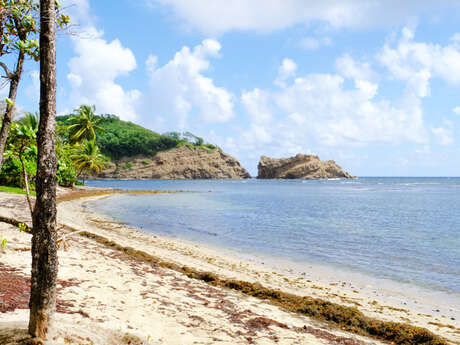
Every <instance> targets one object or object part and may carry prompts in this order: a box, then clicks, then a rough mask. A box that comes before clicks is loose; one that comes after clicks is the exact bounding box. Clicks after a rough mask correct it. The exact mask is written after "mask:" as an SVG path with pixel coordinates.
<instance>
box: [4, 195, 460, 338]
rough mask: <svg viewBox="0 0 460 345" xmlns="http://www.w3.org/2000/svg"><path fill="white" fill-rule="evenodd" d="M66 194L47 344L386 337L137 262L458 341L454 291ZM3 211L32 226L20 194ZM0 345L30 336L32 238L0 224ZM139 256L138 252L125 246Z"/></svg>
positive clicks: (459, 315)
mask: <svg viewBox="0 0 460 345" xmlns="http://www.w3.org/2000/svg"><path fill="white" fill-rule="evenodd" d="M106 198H107V196H103V195H100V196H92V197H86V198H79V199H74V200H68V201H61V202H60V203H59V206H58V223H59V225H61V226H63V229H62V230H60V233H61V234H62V235H63V236H64V238H65V241H63V243H62V245H61V248H60V250H59V262H60V266H59V283H58V303H57V314H56V322H55V327H54V328H55V329H54V331H53V334H52V335H51V337H50V339H51V340H50V343H51V344H177V345H180V344H351V345H353V344H384V342H380V341H377V340H375V339H371V338H366V337H363V336H358V335H355V334H352V333H349V332H345V331H342V330H340V329H337V328H335V327H333V326H332V325H331V324H328V323H324V322H320V321H318V320H314V319H311V318H309V317H306V316H302V315H299V314H295V313H290V312H287V311H284V310H282V309H281V308H280V307H278V306H275V305H273V304H270V303H268V302H267V301H262V300H261V299H258V298H255V297H249V296H245V295H243V294H241V293H238V292H237V291H234V290H230V289H225V288H222V287H219V286H212V285H210V284H207V283H206V282H205V281H202V280H197V279H192V278H190V277H188V276H186V275H184V274H183V273H181V272H178V271H177V270H174V269H170V268H167V267H164V266H161V265H156V264H154V263H152V262H151V261H149V260H143V259H142V258H143V255H144V256H145V257H148V255H152V256H154V257H155V258H158V259H160V260H161V261H162V262H166V263H171V264H174V265H176V266H178V267H182V266H184V265H186V266H187V267H190V268H193V269H196V270H199V271H206V272H211V273H213V274H216V275H217V276H219V277H225V278H226V279H235V280H242V281H245V282H253V283H255V282H257V283H260V284H261V285H263V286H264V287H269V288H273V289H278V290H281V291H285V292H288V293H291V294H295V295H299V296H311V297H317V298H322V299H325V300H327V301H331V302H335V303H339V304H342V305H346V306H353V307H356V308H357V309H358V310H359V311H361V312H362V313H364V314H365V315H366V316H370V317H373V318H376V319H380V320H385V321H395V322H404V323H408V324H411V325H413V326H419V327H424V328H426V329H428V330H430V331H431V332H433V333H435V334H437V335H439V336H442V337H444V338H446V339H447V340H448V341H449V342H450V343H452V344H460V322H459V320H460V305H459V304H458V302H459V299H458V296H447V297H446V296H445V294H441V293H439V294H438V293H436V292H430V291H425V290H422V289H418V288H415V287H411V286H403V285H398V284H393V283H392V282H387V281H383V280H378V279H376V278H375V279H374V278H372V279H371V278H367V277H364V276H361V275H359V274H351V273H349V272H340V271H338V270H336V269H332V268H327V267H317V266H314V265H308V266H305V265H303V266H300V265H298V266H296V265H293V264H291V263H288V262H281V261H277V260H274V259H270V258H263V257H260V256H259V257H258V256H251V255H244V254H241V253H233V252H232V251H231V250H230V249H224V248H215V247H210V246H205V245H201V244H197V243H191V242H187V241H184V240H179V239H172V238H166V237H161V236H157V235H151V234H147V233H144V232H142V231H141V230H139V229H134V228H131V227H129V226H127V225H125V224H121V223H117V222H114V221H112V220H110V219H106V217H104V216H102V215H99V214H96V213H94V212H92V211H91V209H90V207H88V205H87V203H88V201H90V200H91V201H93V200H97V202H107V200H106ZM0 216H3V217H9V218H14V219H17V220H19V221H21V222H26V223H30V215H28V211H27V206H26V203H25V197H24V196H22V195H14V194H6V193H0ZM0 236H2V237H3V238H7V240H8V242H7V246H6V248H5V249H4V250H3V251H2V252H0V258H1V260H0V278H1V280H2V281H3V282H8V284H5V283H4V284H1V285H0V343H1V344H16V343H18V342H19V341H20V340H21V339H24V338H26V329H27V321H28V309H27V308H28V283H29V280H28V279H29V276H30V262H31V258H30V237H31V236H30V235H29V234H27V233H24V232H19V230H18V228H16V227H14V226H11V225H8V224H6V223H0ZM132 252H136V253H137V254H136V255H130V253H132Z"/></svg>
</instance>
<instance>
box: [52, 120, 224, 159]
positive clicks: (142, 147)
mask: <svg viewBox="0 0 460 345" xmlns="http://www.w3.org/2000/svg"><path fill="white" fill-rule="evenodd" d="M70 117H71V115H64V116H57V118H56V120H57V121H58V123H59V124H60V125H64V126H65V125H68V124H70V121H69V120H70ZM96 117H97V119H99V122H98V123H97V125H98V126H100V127H102V128H103V131H99V132H98V133H97V145H98V146H99V148H100V150H101V152H102V153H104V154H105V155H106V156H108V157H110V158H111V159H112V160H119V159H120V158H122V157H132V156H136V155H145V156H153V155H155V154H156V153H157V152H158V151H163V150H167V149H170V148H173V147H177V146H181V145H197V146H201V145H205V146H207V147H209V148H216V147H215V146H214V145H211V144H203V139H202V138H200V137H196V136H195V135H193V134H191V133H184V134H181V133H177V132H171V133H166V134H159V133H157V132H154V131H151V130H149V129H146V128H144V127H142V126H139V125H136V124H134V123H132V122H126V121H122V120H120V119H119V118H118V117H117V116H115V115H97V116H96Z"/></svg>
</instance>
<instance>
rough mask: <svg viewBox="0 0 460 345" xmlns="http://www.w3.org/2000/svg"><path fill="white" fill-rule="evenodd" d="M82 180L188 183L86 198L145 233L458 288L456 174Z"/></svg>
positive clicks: (132, 185) (140, 185)
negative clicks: (158, 191) (321, 178)
mask: <svg viewBox="0 0 460 345" xmlns="http://www.w3.org/2000/svg"><path fill="white" fill-rule="evenodd" d="M87 185H88V186H94V187H102V188H108V187H114V188H123V189H156V190H185V191H188V192H185V193H175V194H147V195H130V194H118V195H113V196H110V197H109V198H108V199H104V201H100V200H99V201H94V202H89V207H91V209H92V210H94V211H96V212H99V213H102V214H105V215H107V216H110V217H111V218H113V219H115V220H117V221H122V222H126V223H128V224H130V225H132V226H135V227H138V228H141V229H143V230H144V231H147V232H150V233H152V234H159V235H166V236H170V237H176V238H181V239H186V240H191V241H195V242H198V243H205V244H210V245H216V246H221V247H226V248H230V249H232V250H236V251H239V252H241V253H245V254H255V255H262V256H265V257H270V258H272V259H273V260H276V259H277V258H279V259H280V260H290V261H292V262H296V263H297V264H298V265H302V264H308V263H312V264H320V265H326V266H331V267H334V268H339V269H341V270H350V271H354V272H359V273H362V274H365V275H369V276H373V277H376V278H383V279H390V280H394V281H397V282H402V283H409V284H412V285H416V286H420V287H423V288H428V289H430V290H436V291H444V292H447V293H449V294H453V295H458V294H460V178H431V177H427V178H422V177H417V178H411V177H401V178H399V177H391V178H390V177H382V178H380V177H360V178H358V179H353V180H344V179H333V180H255V179H250V180H174V181H173V180H141V181H140V180H136V181H134V180H128V181H124V180H90V181H87Z"/></svg>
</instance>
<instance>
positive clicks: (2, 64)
mask: <svg viewBox="0 0 460 345" xmlns="http://www.w3.org/2000/svg"><path fill="white" fill-rule="evenodd" d="M0 67H1V68H3V70H4V71H5V74H6V77H7V78H8V79H13V77H14V75H15V74H13V73H11V72H10V70H9V68H8V66H7V65H5V64H4V63H3V62H1V61H0Z"/></svg>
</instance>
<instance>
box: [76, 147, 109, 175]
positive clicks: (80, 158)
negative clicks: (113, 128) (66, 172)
mask: <svg viewBox="0 0 460 345" xmlns="http://www.w3.org/2000/svg"><path fill="white" fill-rule="evenodd" d="M70 158H71V159H72V161H73V165H74V167H75V169H76V170H77V177H80V176H81V175H82V174H91V173H100V172H101V171H102V169H103V168H104V167H105V165H106V162H107V158H106V157H105V156H104V155H103V154H102V153H101V152H100V151H99V148H98V147H97V145H96V143H95V142H94V141H93V140H85V141H83V142H82V143H80V144H78V145H77V146H76V148H75V151H74V153H73V154H72V155H71V156H70ZM83 182H84V181H83Z"/></svg>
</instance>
